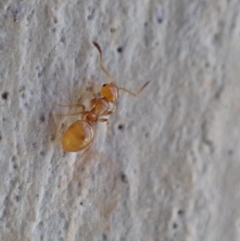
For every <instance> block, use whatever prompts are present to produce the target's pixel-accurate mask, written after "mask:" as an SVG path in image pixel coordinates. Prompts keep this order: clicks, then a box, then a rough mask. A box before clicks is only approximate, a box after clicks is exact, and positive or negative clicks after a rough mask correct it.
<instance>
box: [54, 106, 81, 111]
mask: <svg viewBox="0 0 240 241" xmlns="http://www.w3.org/2000/svg"><path fill="white" fill-rule="evenodd" d="M56 105H58V106H61V107H79V108H80V107H81V108H82V109H83V111H85V106H84V105H82V104H73V105H61V104H56Z"/></svg>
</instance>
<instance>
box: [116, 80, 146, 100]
mask: <svg viewBox="0 0 240 241" xmlns="http://www.w3.org/2000/svg"><path fill="white" fill-rule="evenodd" d="M149 83H150V81H147V82H146V83H145V84H144V85H143V86H142V87H141V88H140V89H139V91H138V92H137V93H133V92H131V91H130V90H128V89H126V88H123V87H119V88H118V89H119V90H123V91H125V92H127V93H128V94H129V95H131V96H134V97H137V96H138V95H139V94H140V93H141V92H142V91H143V89H144V88H145V87H146V86H147V85H148V84H149Z"/></svg>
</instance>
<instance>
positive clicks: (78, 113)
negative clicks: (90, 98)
mask: <svg viewBox="0 0 240 241" xmlns="http://www.w3.org/2000/svg"><path fill="white" fill-rule="evenodd" d="M88 113H89V111H79V112H76V113H72V114H53V115H55V116H74V115H87V114H88Z"/></svg>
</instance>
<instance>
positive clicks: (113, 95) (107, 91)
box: [100, 82, 119, 103]
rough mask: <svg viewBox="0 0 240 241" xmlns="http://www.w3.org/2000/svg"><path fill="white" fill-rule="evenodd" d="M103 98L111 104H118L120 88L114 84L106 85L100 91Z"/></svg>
mask: <svg viewBox="0 0 240 241" xmlns="http://www.w3.org/2000/svg"><path fill="white" fill-rule="evenodd" d="M100 94H101V96H103V97H105V98H106V99H107V100H108V101H109V102H110V103H116V102H117V100H118V97H119V95H118V87H117V86H116V85H115V84H114V83H112V82H111V83H108V84H104V85H103V86H102V88H101V90H100Z"/></svg>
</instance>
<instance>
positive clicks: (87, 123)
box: [62, 42, 149, 155]
mask: <svg viewBox="0 0 240 241" xmlns="http://www.w3.org/2000/svg"><path fill="white" fill-rule="evenodd" d="M93 45H94V46H95V47H96V48H97V50H98V52H99V58H100V68H101V70H102V71H103V72H104V73H105V74H106V75H107V77H108V79H109V83H107V84H104V85H103V86H102V87H101V89H100V97H98V95H97V94H95V93H94V92H93V91H92V93H93V96H94V98H93V99H92V100H91V101H90V106H91V108H92V109H91V110H90V111H86V110H85V106H84V105H81V104H75V105H68V106H69V107H81V108H82V111H80V112H78V113H75V114H69V115H81V120H78V121H76V122H74V123H73V124H72V125H70V126H69V127H68V129H67V130H66V132H65V133H64V134H63V137H62V147H63V150H64V151H66V152H77V151H81V150H84V149H85V151H84V153H83V155H84V154H85V153H86V152H87V150H88V149H89V148H90V146H91V145H92V142H93V138H94V132H93V125H94V124H95V123H96V122H107V124H108V125H109V122H108V119H106V118H103V117H105V116H109V115H111V114H112V113H113V112H114V111H115V109H116V108H115V106H114V107H113V108H112V109H111V110H110V103H112V104H115V103H116V102H117V100H118V98H119V94H118V92H119V90H123V91H125V92H127V93H128V94H130V95H132V96H135V97H136V96H137V95H139V94H140V93H141V92H142V90H143V89H144V88H145V87H146V86H147V85H148V83H149V82H146V83H145V84H144V85H143V86H142V87H141V88H140V90H139V91H138V92H137V93H133V92H131V91H129V90H127V89H125V88H121V87H118V86H117V85H116V84H114V83H113V78H112V76H111V75H110V74H109V72H108V71H107V70H106V69H105V67H104V66H103V64H102V62H103V61H102V50H101V48H100V46H99V45H98V43H96V42H93Z"/></svg>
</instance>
